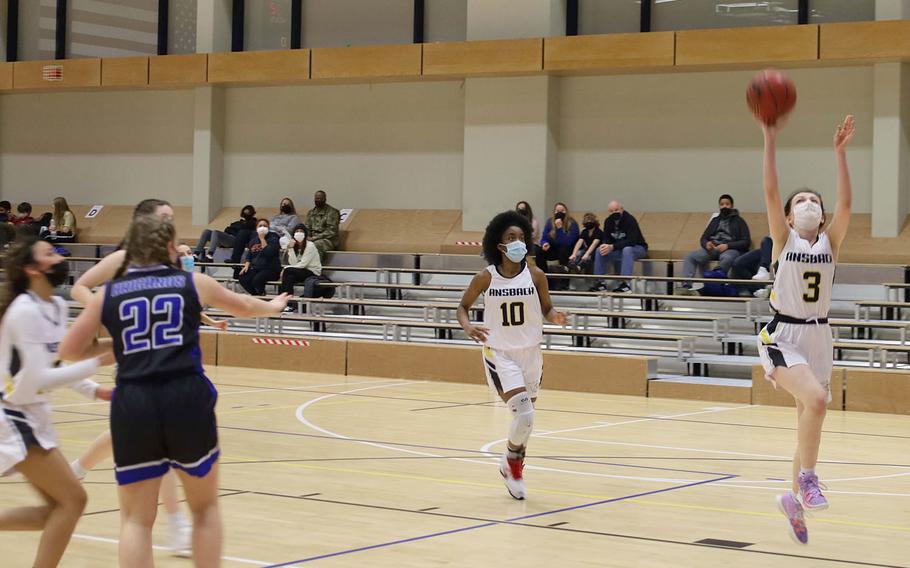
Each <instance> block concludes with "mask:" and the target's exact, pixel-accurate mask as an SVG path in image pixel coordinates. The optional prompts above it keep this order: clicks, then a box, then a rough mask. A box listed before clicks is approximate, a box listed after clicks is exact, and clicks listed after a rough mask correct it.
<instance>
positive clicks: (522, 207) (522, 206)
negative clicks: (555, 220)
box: [515, 201, 540, 256]
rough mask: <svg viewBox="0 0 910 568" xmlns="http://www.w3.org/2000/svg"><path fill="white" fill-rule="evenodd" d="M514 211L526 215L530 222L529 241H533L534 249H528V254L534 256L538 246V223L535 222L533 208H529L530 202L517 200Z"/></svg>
mask: <svg viewBox="0 0 910 568" xmlns="http://www.w3.org/2000/svg"><path fill="white" fill-rule="evenodd" d="M515 211H518V212H519V213H521V214H522V215H524V216H525V217H527V218H528V221H530V222H531V242H533V243H534V250H530V251H528V254H529V255H531V256H535V255H537V249H539V248H540V223H538V222H537V217H535V216H534V210H533V209H531V204H530V203H528V202H527V201H519V202H518V203H516V204H515Z"/></svg>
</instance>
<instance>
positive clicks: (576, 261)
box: [569, 213, 604, 274]
mask: <svg viewBox="0 0 910 568" xmlns="http://www.w3.org/2000/svg"><path fill="white" fill-rule="evenodd" d="M581 223H582V227H584V228H583V229H582V231H581V233H580V234H579V236H578V242H576V243H575V249H573V250H572V259H571V260H570V261H569V271H570V272H574V273H576V274H581V273H582V272H585V273H589V272H590V271H591V268H592V265H591V259H592V258H593V256H594V254H595V251H596V250H597V247H598V246H599V245H600V243H601V242H603V237H604V234H603V231H601V230H600V223H599V222H598V221H597V216H596V215H595V214H594V213H585V215H584V217H582V219H581Z"/></svg>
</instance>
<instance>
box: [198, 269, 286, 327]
mask: <svg viewBox="0 0 910 568" xmlns="http://www.w3.org/2000/svg"><path fill="white" fill-rule="evenodd" d="M193 283H194V284H195V285H196V292H197V293H198V294H199V301H200V302H201V303H202V304H203V305H207V306H213V307H216V308H219V309H222V310H224V311H226V312H228V313H229V314H233V315H235V316H237V317H241V318H253V317H265V316H272V315H278V314H280V313H281V310H283V309H284V308H285V306H287V305H288V298H289V296H288V294H281V295H279V296H276V297H275V298H273V299H272V300H271V301H269V302H265V301H263V300H260V299H258V298H254V297H253V296H247V295H246V294H237V293H235V292H231V291H230V290H228V289H227V288H224V287H223V286H221V284H219V283H218V282H217V281H216V280H215V279H213V278H212V277H211V276H208V275H206V274H201V273H199V272H196V273H195V274H193Z"/></svg>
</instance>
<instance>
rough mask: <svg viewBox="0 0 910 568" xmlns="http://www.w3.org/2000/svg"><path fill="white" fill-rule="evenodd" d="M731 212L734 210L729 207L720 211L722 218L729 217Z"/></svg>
mask: <svg viewBox="0 0 910 568" xmlns="http://www.w3.org/2000/svg"><path fill="white" fill-rule="evenodd" d="M731 211H733V210H732V209H730V208H729V207H721V209H720V216H721V217H729V216H730V212H731Z"/></svg>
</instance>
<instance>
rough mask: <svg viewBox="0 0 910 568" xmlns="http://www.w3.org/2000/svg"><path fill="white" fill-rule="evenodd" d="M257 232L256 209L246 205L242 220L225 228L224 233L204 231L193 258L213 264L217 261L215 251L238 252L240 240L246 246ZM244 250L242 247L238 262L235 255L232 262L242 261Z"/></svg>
mask: <svg viewBox="0 0 910 568" xmlns="http://www.w3.org/2000/svg"><path fill="white" fill-rule="evenodd" d="M255 230H256V208H255V207H253V206H252V205H244V206H243V209H241V210H240V219H238V220H236V221H234V222H233V223H231V224H230V225H228V226H227V227H225V228H224V230H223V231H218V230H213V229H206V230H204V231H202V235H200V236H199V241H198V242H197V243H196V249H195V250H194V251H193V256H194V257H195V258H196V260H197V261H199V262H212V261H214V260H215V251H217V250H218V247H229V248H233V249H234V250H236V244H237V241H238V240H240V242H241V243H244V246H245V244H246V243H248V242H249V241H250V238H251V237H252V236H253V232H254V231H255ZM206 243H208V245H209V247H208V251H205V252H203V251H204V249H205V245H206ZM243 248H244V247H240V252H239V253H237V259H236V260H234V258H233V255H232V256H231V262H239V261H240V255H241V254H243Z"/></svg>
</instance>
